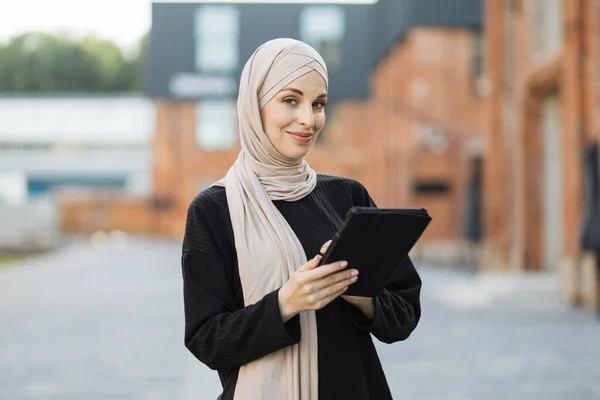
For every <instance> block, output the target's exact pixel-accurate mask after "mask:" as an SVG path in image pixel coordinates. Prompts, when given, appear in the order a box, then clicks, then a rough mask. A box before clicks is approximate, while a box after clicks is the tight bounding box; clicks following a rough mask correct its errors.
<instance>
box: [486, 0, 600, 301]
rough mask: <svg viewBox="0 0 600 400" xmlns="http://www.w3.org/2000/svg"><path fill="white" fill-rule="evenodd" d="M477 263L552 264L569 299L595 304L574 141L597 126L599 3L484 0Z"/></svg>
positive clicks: (586, 138) (589, 136) (578, 148)
mask: <svg viewBox="0 0 600 400" xmlns="http://www.w3.org/2000/svg"><path fill="white" fill-rule="evenodd" d="M484 21H485V22H484V24H485V34H486V41H485V43H486V45H485V47H486V54H487V55H488V60H487V68H486V75H487V78H488V79H489V86H490V89H491V90H490V93H489V97H488V99H487V106H488V111H487V129H486V150H485V156H484V159H485V163H484V187H485V191H484V208H485V220H484V236H485V241H484V245H483V254H484V255H483V258H482V262H481V264H482V266H483V267H485V268H491V269H511V268H514V269H517V270H547V271H557V272H560V273H561V274H562V275H563V277H564V283H565V289H566V293H567V295H568V297H569V299H570V300H571V301H572V302H584V303H585V304H586V305H588V306H589V307H591V308H597V307H598V290H599V289H598V288H599V282H598V276H597V274H598V272H597V271H598V269H597V268H596V267H595V265H594V264H596V263H597V260H595V259H594V257H593V255H591V254H586V253H584V252H582V251H581V247H580V245H579V243H578V232H579V228H580V225H581V221H582V217H583V195H582V183H583V176H584V175H583V174H584V171H583V164H582V151H583V148H584V146H586V145H587V144H589V143H590V142H592V141H593V140H595V137H596V133H597V132H599V131H600V126H599V124H600V119H599V116H600V114H599V113H598V111H599V110H600V107H599V104H600V97H599V95H600V93H599V92H598V88H599V87H600V85H598V82H600V25H599V21H600V4H599V3H598V2H597V1H595V0H487V1H486V3H485V19H484Z"/></svg>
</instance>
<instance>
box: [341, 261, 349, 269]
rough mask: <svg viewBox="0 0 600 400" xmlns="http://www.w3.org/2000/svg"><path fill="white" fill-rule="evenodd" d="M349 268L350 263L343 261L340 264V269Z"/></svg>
mask: <svg viewBox="0 0 600 400" xmlns="http://www.w3.org/2000/svg"><path fill="white" fill-rule="evenodd" d="M347 266H348V261H342V262H341V263H340V267H342V268H346V267H347Z"/></svg>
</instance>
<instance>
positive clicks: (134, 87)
mask: <svg viewBox="0 0 600 400" xmlns="http://www.w3.org/2000/svg"><path fill="white" fill-rule="evenodd" d="M142 45H144V46H145V39H144V38H143V39H142V40H141V41H140V46H142ZM142 57H144V59H145V50H144V48H141V47H140V51H139V55H138V56H137V57H135V58H134V59H132V60H126V59H125V57H124V55H123V51H122V50H121V48H120V47H119V46H117V45H116V44H115V43H113V42H111V41H108V40H104V39H100V38H97V37H95V36H86V37H84V38H74V37H71V36H69V35H67V34H57V35H50V34H46V33H26V34H23V35H20V36H17V37H15V38H13V39H12V40H11V41H10V42H9V43H7V44H4V45H0V91H5V92H70V91H79V92H80V91H94V92H98V91H139V90H141V86H142V85H141V81H142V77H141V73H142V70H143V67H142V65H141V64H142V63H143V62H144V61H142Z"/></svg>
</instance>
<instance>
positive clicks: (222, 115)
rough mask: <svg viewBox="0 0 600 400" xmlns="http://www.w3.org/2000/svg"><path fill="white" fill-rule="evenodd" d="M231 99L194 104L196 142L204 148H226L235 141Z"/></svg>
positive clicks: (211, 149) (235, 124)
mask: <svg viewBox="0 0 600 400" xmlns="http://www.w3.org/2000/svg"><path fill="white" fill-rule="evenodd" d="M236 126H237V120H236V115H235V103H234V102H233V101H228V100H222V101H216V100H215V101H202V102H199V103H197V105H196V142H197V143H198V145H199V146H200V147H202V148H203V149H204V150H208V151H214V150H227V149H230V148H232V147H233V146H235V144H236V141H237V128H236Z"/></svg>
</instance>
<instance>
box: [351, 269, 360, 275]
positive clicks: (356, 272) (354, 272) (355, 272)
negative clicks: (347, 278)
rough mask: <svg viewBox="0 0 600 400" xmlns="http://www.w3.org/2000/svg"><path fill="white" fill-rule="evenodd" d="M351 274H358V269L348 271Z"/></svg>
mask: <svg viewBox="0 0 600 400" xmlns="http://www.w3.org/2000/svg"><path fill="white" fill-rule="evenodd" d="M350 275H351V276H358V271H357V270H352V272H350Z"/></svg>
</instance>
